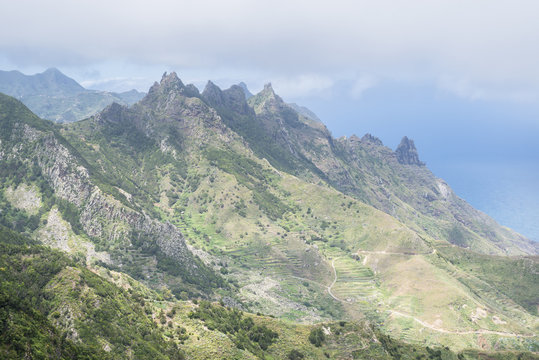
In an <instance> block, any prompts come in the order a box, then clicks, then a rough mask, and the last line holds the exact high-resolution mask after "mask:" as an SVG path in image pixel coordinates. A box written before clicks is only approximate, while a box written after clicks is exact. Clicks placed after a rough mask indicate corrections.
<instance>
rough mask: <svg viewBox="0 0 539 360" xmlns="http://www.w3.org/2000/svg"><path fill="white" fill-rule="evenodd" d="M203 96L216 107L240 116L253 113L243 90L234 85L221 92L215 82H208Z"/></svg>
mask: <svg viewBox="0 0 539 360" xmlns="http://www.w3.org/2000/svg"><path fill="white" fill-rule="evenodd" d="M202 96H203V98H204V99H205V100H206V101H207V102H208V103H209V104H210V105H211V106H214V107H219V108H222V107H224V108H227V109H228V110H232V111H234V112H238V113H240V114H247V113H250V112H252V109H251V108H250V107H249V105H248V104H247V100H246V99H245V94H244V92H243V89H242V88H241V87H240V86H239V85H232V86H231V87H230V88H229V89H226V90H221V89H220V88H219V87H218V86H217V85H215V84H214V83H213V82H211V81H208V83H207V84H206V87H205V88H204V91H203V92H202Z"/></svg>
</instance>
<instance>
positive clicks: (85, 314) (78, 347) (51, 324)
mask: <svg viewBox="0 0 539 360" xmlns="http://www.w3.org/2000/svg"><path fill="white" fill-rule="evenodd" d="M0 304H1V306H0V323H1V327H0V328H1V330H0V332H1V334H0V355H1V357H2V358H7V359H21V358H25V357H31V358H50V357H51V356H55V357H56V356H57V358H62V359H72V358H81V359H124V358H125V357H126V354H127V353H128V352H131V353H133V354H134V356H135V357H137V358H141V359H142V358H144V359H149V358H154V359H182V358H183V357H182V354H181V352H180V351H179V350H178V349H176V348H175V347H172V346H171V344H167V343H165V342H164V340H163V339H162V335H161V334H160V332H159V331H158V329H157V328H156V326H155V324H153V323H152V322H151V321H150V320H148V319H147V318H146V315H145V314H144V312H143V308H142V306H140V305H139V304H138V303H135V302H134V301H133V299H132V298H131V297H130V295H129V294H128V293H126V292H125V291H123V290H121V289H119V288H118V287H116V286H114V285H113V284H110V283H108V282H107V281H105V280H103V279H102V278H100V277H99V276H97V275H95V274H94V273H92V272H90V271H89V270H87V269H86V268H82V267H80V266H79V265H78V264H76V263H74V262H73V261H72V260H69V259H68V258H67V257H66V256H65V255H63V254H62V253H60V252H59V251H55V250H51V249H48V248H46V247H43V246H39V245H35V242H33V241H30V240H27V239H25V238H23V237H21V236H19V235H17V234H15V233H13V232H11V231H10V230H8V229H6V228H0ZM105 344H108V345H107V346H106V347H107V348H108V349H107V350H104V346H105Z"/></svg>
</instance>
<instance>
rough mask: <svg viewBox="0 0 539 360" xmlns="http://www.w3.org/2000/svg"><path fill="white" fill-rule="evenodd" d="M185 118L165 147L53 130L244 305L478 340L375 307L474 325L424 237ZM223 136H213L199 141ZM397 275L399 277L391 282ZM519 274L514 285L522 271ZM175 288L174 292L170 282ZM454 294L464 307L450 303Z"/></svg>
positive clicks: (417, 336)
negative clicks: (176, 232)
mask: <svg viewBox="0 0 539 360" xmlns="http://www.w3.org/2000/svg"><path fill="white" fill-rule="evenodd" d="M187 102H189V103H190V104H191V105H192V106H193V107H198V106H200V104H201V103H200V101H198V100H197V99H191V100H188V101H187ZM167 116H168V115H167ZM190 120H191V121H192V122H191V123H187V122H186V123H184V124H182V125H184V129H185V125H187V127H188V128H187V130H186V131H189V132H191V133H192V134H199V135H198V136H200V134H202V137H200V138H197V137H196V136H191V137H186V138H185V139H180V140H182V141H181V143H179V144H174V142H173V141H171V140H170V139H168V142H169V143H168V146H169V147H171V148H172V150H166V148H165V150H159V149H160V148H159V147H158V143H159V142H158V141H156V140H154V139H151V138H148V137H147V136H146V135H144V134H143V133H140V131H137V130H136V129H133V128H132V127H129V126H117V125H116V127H115V128H112V129H110V128H108V127H105V128H100V127H99V126H96V124H95V123H93V122H92V121H85V122H80V123H77V124H73V125H71V126H70V127H68V128H65V130H64V134H65V136H66V137H67V139H68V140H69V141H70V142H71V143H72V144H73V145H74V146H75V147H76V148H77V150H78V152H79V153H80V154H81V156H84V158H85V159H87V160H88V162H89V163H90V166H92V167H93V168H95V169H102V170H103V173H106V177H105V176H104V178H105V180H106V181H107V182H109V183H110V184H114V185H116V186H118V187H120V188H122V190H124V191H127V192H128V193H129V192H131V193H132V194H130V195H131V196H132V199H133V201H132V202H131V205H132V206H140V207H143V208H144V209H145V210H147V211H148V212H149V213H150V214H153V216H158V217H160V218H161V219H162V220H167V221H171V222H173V223H175V224H177V225H178V226H179V227H181V228H183V230H184V232H185V233H186V234H187V235H189V239H190V241H191V243H192V244H193V245H195V246H196V247H197V248H199V249H202V250H203V251H205V252H203V253H201V256H203V257H204V258H205V260H206V261H207V263H208V264H209V265H210V266H212V267H214V269H215V270H220V271H221V272H222V273H223V274H225V276H226V277H227V278H228V279H229V280H230V281H231V282H232V283H233V284H236V286H237V287H238V289H239V292H240V294H241V298H242V300H243V301H244V302H245V304H246V305H247V306H248V307H249V308H250V309H252V310H253V311H261V312H264V313H272V314H275V315H277V316H279V317H282V318H285V319H290V320H296V321H304V322H316V321H320V320H330V319H340V318H344V317H351V318H359V317H363V316H365V314H367V316H368V317H369V318H370V319H372V320H373V321H375V322H380V323H381V322H384V321H385V322H386V329H388V331H391V332H392V333H393V334H395V335H397V336H399V337H403V338H406V339H409V340H412V341H427V342H428V343H436V342H438V341H440V342H442V343H445V344H450V345H452V346H456V347H458V348H463V347H470V346H471V347H478V346H480V344H479V343H478V339H477V336H475V335H470V336H464V337H463V336H455V335H451V334H446V335H443V336H440V334H438V333H436V332H430V331H429V330H426V329H423V326H421V325H420V324H418V323H417V322H414V321H407V320H406V319H401V318H399V317H396V316H389V315H390V313H387V312H386V310H391V309H399V310H401V311H402V312H403V313H404V312H405V313H406V314H408V315H414V316H417V317H419V318H421V319H422V320H423V321H426V322H428V323H434V322H435V321H436V320H437V318H436V315H437V314H441V316H442V321H443V324H444V326H450V327H451V329H455V327H459V326H463V325H465V326H468V325H470V326H476V325H475V324H473V325H471V324H469V321H468V320H466V321H465V322H464V323H462V322H459V321H460V320H459V319H461V318H465V319H468V318H469V317H470V315H471V311H470V310H473V309H474V308H472V305H474V304H475V302H474V301H476V299H475V296H474V292H473V285H470V286H469V287H472V291H471V290H470V289H468V288H467V287H466V286H464V285H463V284H462V283H459V282H458V281H455V280H454V279H453V278H452V277H451V275H452V270H451V269H448V268H446V267H444V266H445V265H444V266H442V265H443V264H442V265H440V262H439V259H438V257H437V256H432V255H429V254H430V252H431V251H432V248H433V245H432V241H431V240H429V239H428V238H425V240H424V239H422V238H421V237H419V236H418V235H417V234H416V233H414V232H413V231H411V230H409V229H408V228H406V227H405V226H404V225H402V224H400V223H398V222H397V221H396V220H395V219H394V218H392V217H390V216H388V215H386V214H383V213H381V212H379V211H377V210H374V209H373V208H372V207H369V206H367V205H365V204H362V203H360V202H358V201H357V200H354V199H352V198H349V197H347V196H345V195H343V194H341V193H339V192H338V191H336V190H334V189H331V188H328V187H327V186H325V185H324V184H323V183H319V184H310V183H307V182H305V181H302V180H299V179H297V178H295V177H292V176H289V175H286V174H280V173H279V172H277V171H276V170H275V169H273V168H272V167H271V166H269V164H268V163H267V162H265V161H261V160H259V159H257V158H256V157H255V156H253V154H252V153H251V152H250V151H249V150H248V149H246V148H245V147H243V146H242V144H241V142H239V141H237V137H235V135H234V134H233V133H232V134H231V133H226V131H225V133H224V134H222V133H221V134H220V136H216V135H219V134H213V135H211V136H208V135H207V134H205V132H208V130H209V131H210V132H213V133H215V132H219V131H221V132H222V130H216V128H217V129H219V128H218V126H215V123H209V124H210V126H209V129H208V122H204V121H201V120H200V119H199V118H198V117H196V118H193V119H190ZM98 125H99V124H98ZM120 125H121V124H120ZM124 125H128V124H124ZM160 126H167V127H168V126H170V124H167V123H165V124H162V123H160ZM189 127H190V128H189ZM205 127H206V128H205ZM163 129H164V128H161V129H160V130H161V133H165V134H167V132H163ZM167 129H168V131H173V128H170V127H168V128H167ZM171 129H172V130H171ZM111 130H112V131H111ZM115 131H116V132H115ZM223 137H224V141H223V142H216V143H213V144H212V143H209V141H214V140H215V139H219V138H223ZM231 140H234V141H231ZM208 143H209V144H210V145H212V147H209V146H208ZM161 144H162V143H161ZM180 151H181V153H179V152H180ZM216 151H217V154H218V155H219V156H215V154H216ZM178 154H179V155H178ZM238 164H240V165H241V166H238ZM150 199H153V201H151V200H150ZM149 200H150V201H149ZM276 204H277V206H275V205H276ZM359 249H361V250H363V251H371V252H372V251H386V252H395V253H398V252H403V253H406V254H405V256H399V255H391V254H389V255H387V254H386V255H383V254H370V255H367V257H368V258H367V259H365V256H364V255H363V254H360V255H359V256H360V257H361V261H357V260H356V259H354V255H353V254H355V252H356V251H357V250H359ZM411 253H413V254H420V255H410V254H411ZM433 255H434V254H433ZM409 258H411V259H412V261H409V260H410V259H409ZM363 261H365V263H363ZM333 266H335V271H336V272H337V281H336V283H335V286H334V287H332V290H333V292H334V293H335V294H334V295H336V297H337V298H338V300H335V299H333V298H332V297H331V296H330V294H329V293H328V292H327V290H326V289H327V287H328V286H330V285H331V284H332V281H333V280H334V273H333ZM403 274H407V275H406V277H403ZM426 275H428V276H429V278H430V279H431V281H430V283H429V284H430V286H431V287H430V290H431V291H432V292H431V293H433V294H441V293H445V292H448V293H450V294H452V295H451V296H450V297H445V298H444V299H443V300H444V301H445V300H447V301H448V302H445V303H443V302H442V303H436V302H433V301H432V300H431V299H430V298H429V297H428V296H426V294H427V293H423V292H421V291H418V288H416V287H415V283H416V282H419V281H422V280H423V278H424V277H425V276H426ZM403 278H404V279H406V280H407V283H406V282H405V284H404V285H406V284H407V285H406V286H401V285H402V284H401V283H402V279H403ZM521 281H522V282H523V284H526V279H521ZM397 286H400V287H399V288H397ZM176 295H177V296H179V297H182V296H183V294H182V293H181V292H179V291H178V292H177V293H176ZM223 295H226V294H223ZM186 296H189V294H186ZM509 296H512V295H509ZM348 299H350V301H348ZM339 300H340V301H339ZM449 300H451V301H449ZM459 301H460V302H461V303H462V305H467V307H466V308H467V309H469V310H462V308H458V309H457V308H456V307H455V306H453V303H455V302H459ZM451 306H453V308H451ZM455 309H456V310H455ZM496 311H497V310H496ZM516 311H517V312H518V314H519V315H518V316H517V317H516V318H515V319H517V320H518V323H520V322H521V320H525V321H527V322H528V324H530V323H533V321H532V320H530V318H529V316H528V315H526V313H523V312H522V310H520V309H518V308H517V309H516ZM496 313H497V312H496ZM490 318H492V317H490ZM503 321H506V320H503ZM507 322H508V324H493V323H492V322H491V323H487V322H485V321H483V323H481V324H479V325H480V326H481V327H486V328H492V329H494V330H500V329H501V330H504V329H506V330H507V331H513V330H514V329H517V330H519V331H526V329H522V327H521V325H519V324H518V323H517V324H514V323H513V320H511V319H510V320H509V321H507ZM476 327H477V326H476ZM462 338H463V339H464V340H462V341H461V339H462ZM496 341H497V339H496V338H495V337H492V339H490V340H489V342H488V343H487V346H495V345H496V346H498V345H500V346H508V347H511V346H523V345H521V343H518V342H517V343H514V342H513V339H509V342H508V343H506V344H504V343H503V342H502V343H499V344H498V343H497V342H496ZM504 341H505V340H504ZM524 346H528V345H524Z"/></svg>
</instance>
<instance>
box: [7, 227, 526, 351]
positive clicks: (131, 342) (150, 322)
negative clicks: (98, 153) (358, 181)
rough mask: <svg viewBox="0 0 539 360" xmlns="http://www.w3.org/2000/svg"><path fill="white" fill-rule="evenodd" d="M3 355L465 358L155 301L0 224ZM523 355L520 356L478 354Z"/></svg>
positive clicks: (358, 326)
mask: <svg viewBox="0 0 539 360" xmlns="http://www.w3.org/2000/svg"><path fill="white" fill-rule="evenodd" d="M0 248H1V250H2V251H1V252H0V253H1V254H2V255H0V269H1V270H0V279H1V283H0V284H1V285H0V301H1V304H2V306H1V307H0V321H1V322H2V324H3V326H2V330H1V331H0V334H1V335H2V336H0V355H1V356H2V358H4V359H20V358H55V359H126V358H133V359H213V358H215V357H216V356H217V357H218V358H227V359H232V358H234V359H256V358H265V359H285V358H287V359H304V358H307V359H321V358H335V359H345V358H353V359H395V358H399V359H416V358H430V359H448V360H449V359H457V358H458V359H473V358H476V357H477V356H480V354H481V353H479V352H475V351H467V352H463V353H460V354H455V353H453V352H451V351H449V350H448V349H444V348H428V347H427V348H425V347H420V346H414V345H409V344H405V343H403V342H400V341H397V340H395V339H392V338H391V337H388V336H385V335H383V334H381V333H380V332H379V330H377V329H376V328H372V327H370V326H369V325H368V324H365V323H353V322H346V321H340V322H333V323H324V324H319V325H314V326H310V325H297V324H291V323H287V322H283V321H280V320H276V319H274V318H272V317H268V316H263V315H260V314H258V315H254V314H248V313H243V312H240V311H237V310H232V309H230V308H226V307H223V306H222V305H219V304H216V303H210V302H204V301H202V302H198V301H197V300H195V301H193V302H191V301H187V302H183V301H170V300H169V301H165V300H163V297H162V295H161V294H159V293H156V292H153V291H151V290H149V289H147V288H146V287H145V286H143V285H142V284H140V283H138V282H137V281H135V280H133V279H132V278H130V277H128V276H126V275H124V274H122V273H117V272H114V271H110V270H107V269H104V268H101V267H90V268H87V267H86V266H84V265H83V264H81V263H80V262H76V261H73V260H72V259H70V258H68V257H67V256H66V255H65V254H63V253H62V252H60V251H57V250H51V249H50V248H47V247H43V246H41V245H38V244H37V243H36V242H35V241H32V240H29V239H26V238H24V237H22V236H20V235H17V234H16V233H14V232H12V231H10V230H8V229H6V228H4V227H0ZM485 355H488V356H490V358H492V359H509V358H512V357H517V356H518V358H519V359H531V358H532V356H533V355H532V354H530V353H517V352H500V353H489V354H485V353H483V356H485Z"/></svg>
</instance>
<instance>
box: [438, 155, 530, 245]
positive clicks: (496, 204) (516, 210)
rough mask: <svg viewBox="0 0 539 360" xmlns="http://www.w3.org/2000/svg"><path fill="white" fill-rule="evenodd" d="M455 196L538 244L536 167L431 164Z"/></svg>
mask: <svg viewBox="0 0 539 360" xmlns="http://www.w3.org/2000/svg"><path fill="white" fill-rule="evenodd" d="M429 168H430V169H431V170H432V171H433V172H434V173H435V174H436V176H438V177H441V178H443V179H445V180H446V181H447V182H448V184H449V185H450V186H451V187H452V188H453V190H454V191H455V193H456V194H457V195H459V196H460V197H461V198H463V199H465V200H466V201H467V202H468V203H470V204H471V205H472V206H474V207H475V208H477V209H479V210H481V211H483V212H485V213H487V214H488V215H490V216H491V217H492V218H494V219H495V220H496V221H498V222H499V223H500V224H502V225H505V226H508V227H510V228H512V229H513V230H516V231H517V232H519V233H521V234H523V235H524V236H526V237H528V238H529V239H531V240H534V241H539V164H538V163H536V162H531V161H527V162H526V161H521V162H518V161H502V162H500V161H496V162H485V161H483V162H479V161H463V160H459V161H452V162H447V161H446V162H436V163H434V162H431V163H430V164H429Z"/></svg>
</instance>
